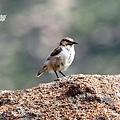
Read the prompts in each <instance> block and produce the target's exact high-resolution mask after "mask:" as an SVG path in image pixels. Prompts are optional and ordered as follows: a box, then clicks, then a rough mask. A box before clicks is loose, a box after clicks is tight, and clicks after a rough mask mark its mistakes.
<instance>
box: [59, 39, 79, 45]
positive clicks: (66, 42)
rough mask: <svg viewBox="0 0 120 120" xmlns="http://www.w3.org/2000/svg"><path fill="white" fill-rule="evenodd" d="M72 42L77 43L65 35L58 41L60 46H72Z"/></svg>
mask: <svg viewBox="0 0 120 120" xmlns="http://www.w3.org/2000/svg"><path fill="white" fill-rule="evenodd" d="M74 44H78V43H77V42H75V41H73V39H72V38H69V37H65V38H63V39H62V40H61V41H60V45H62V46H71V47H72V46H73V45H74Z"/></svg>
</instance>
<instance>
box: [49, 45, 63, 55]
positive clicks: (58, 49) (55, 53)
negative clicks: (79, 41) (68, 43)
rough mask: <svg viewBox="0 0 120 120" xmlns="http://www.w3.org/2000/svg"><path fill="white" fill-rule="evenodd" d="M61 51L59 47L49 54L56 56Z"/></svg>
mask: <svg viewBox="0 0 120 120" xmlns="http://www.w3.org/2000/svg"><path fill="white" fill-rule="evenodd" d="M61 51H62V48H61V47H60V46H59V47H57V48H56V49H54V51H53V52H52V53H51V54H50V56H55V55H58V54H59V53H60V52H61Z"/></svg>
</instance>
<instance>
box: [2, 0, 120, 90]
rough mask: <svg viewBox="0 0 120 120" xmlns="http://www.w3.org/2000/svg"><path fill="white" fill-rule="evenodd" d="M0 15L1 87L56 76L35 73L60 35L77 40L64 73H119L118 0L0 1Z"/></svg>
mask: <svg viewBox="0 0 120 120" xmlns="http://www.w3.org/2000/svg"><path fill="white" fill-rule="evenodd" d="M0 14H5V15H7V18H6V20H5V21H4V22H0V89H3V90H4V89H6V90H7V89H10V90H17V89H25V88H30V87H33V86H36V85H38V84H39V83H47V82H51V81H53V80H54V79H56V76H55V75H54V74H49V73H45V74H43V75H42V76H41V77H40V78H36V77H35V75H36V73H37V72H38V71H39V70H40V69H41V68H42V67H43V63H44V61H45V60H46V58H47V57H48V55H49V53H50V52H51V51H52V50H53V49H54V48H55V47H56V46H57V45H58V44H59V42H60V40H61V39H62V38H63V37H71V38H73V39H74V40H75V41H77V42H79V45H76V46H75V50H76V56H75V59H74V62H73V64H72V65H71V66H70V67H69V69H68V70H67V71H66V72H64V73H65V74H66V75H73V74H119V71H120V0H74V1H73V0H29V1H28V0H12V1H10V0H0ZM60 76H61V75H60Z"/></svg>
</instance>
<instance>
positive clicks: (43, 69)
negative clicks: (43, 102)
mask: <svg viewBox="0 0 120 120" xmlns="http://www.w3.org/2000/svg"><path fill="white" fill-rule="evenodd" d="M47 70H48V67H47V66H44V67H43V68H42V69H41V70H40V71H39V72H38V73H37V74H36V77H40V76H41V75H42V74H43V73H44V72H46V71H47Z"/></svg>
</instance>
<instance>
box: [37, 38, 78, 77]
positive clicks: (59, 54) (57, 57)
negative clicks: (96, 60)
mask: <svg viewBox="0 0 120 120" xmlns="http://www.w3.org/2000/svg"><path fill="white" fill-rule="evenodd" d="M74 44H78V43H77V42H74V41H73V39H72V38H69V37H66V38H63V39H62V40H61V41H60V44H59V46H58V47H57V48H56V49H54V51H53V52H52V53H51V54H50V55H49V57H48V59H47V60H46V62H45V63H44V66H43V68H42V69H41V70H40V71H39V72H38V73H37V75H36V77H40V76H41V75H42V74H43V73H44V72H47V71H49V72H55V74H56V76H57V78H59V76H58V74H57V71H58V72H59V73H61V74H62V75H63V76H65V74H63V73H62V71H65V70H67V68H68V67H69V66H70V65H71V63H72V62H73V59H74V55H75V50H74Z"/></svg>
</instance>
